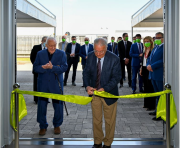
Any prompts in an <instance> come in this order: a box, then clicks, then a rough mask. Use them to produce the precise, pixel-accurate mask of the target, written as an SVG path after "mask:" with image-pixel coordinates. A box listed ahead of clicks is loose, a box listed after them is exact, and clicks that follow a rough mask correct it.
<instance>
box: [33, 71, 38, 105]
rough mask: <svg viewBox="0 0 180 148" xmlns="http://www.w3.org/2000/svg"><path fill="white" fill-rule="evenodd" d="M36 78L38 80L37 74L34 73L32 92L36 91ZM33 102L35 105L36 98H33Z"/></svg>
mask: <svg viewBox="0 0 180 148" xmlns="http://www.w3.org/2000/svg"><path fill="white" fill-rule="evenodd" d="M37 78H38V74H37V73H34V78H33V90H34V91H37ZM34 101H35V102H36V103H37V102H38V97H36V96H34Z"/></svg>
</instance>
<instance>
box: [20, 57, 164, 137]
mask: <svg viewBox="0 0 180 148" xmlns="http://www.w3.org/2000/svg"><path fill="white" fill-rule="evenodd" d="M31 70H32V64H31V63H30V61H29V60H28V59H24V60H23V59H21V58H20V59H18V72H17V82H18V83H19V84H20V86H21V87H20V88H21V89H22V90H31V91H32V90H33V74H32V71H31ZM71 78H72V72H70V74H69V79H68V83H67V86H66V87H64V94H65V95H66V94H74V95H81V96H87V93H86V91H85V89H84V88H83V87H81V86H82V69H81V65H80V64H79V66H78V72H77V80H76V84H77V86H72V85H71ZM137 91H138V90H137ZM119 94H120V95H127V94H131V88H129V87H128V83H127V81H125V82H124V87H122V88H119ZM24 97H25V100H26V105H27V110H28V115H27V116H26V117H25V118H23V119H22V121H21V122H20V137H21V138H39V137H41V138H93V132H92V110H91V105H90V103H89V104H88V105H84V106H83V105H76V104H72V103H67V102H66V105H67V109H68V112H69V116H67V115H66V112H65V111H64V122H63V124H62V126H61V134H60V135H54V134H53V128H54V127H53V125H52V119H53V115H54V111H53V107H52V103H49V105H48V110H47V121H48V124H49V127H48V129H47V133H46V135H45V136H39V135H38V132H39V124H38V123H37V121H36V117H37V105H36V104H35V103H34V101H33V96H28V95H24ZM148 113H149V112H148V111H146V109H144V108H143V99H119V100H118V107H117V118H116V129H115V137H116V138H162V137H163V121H153V120H151V119H152V117H153V116H150V115H148ZM103 129H105V124H104V123H103Z"/></svg>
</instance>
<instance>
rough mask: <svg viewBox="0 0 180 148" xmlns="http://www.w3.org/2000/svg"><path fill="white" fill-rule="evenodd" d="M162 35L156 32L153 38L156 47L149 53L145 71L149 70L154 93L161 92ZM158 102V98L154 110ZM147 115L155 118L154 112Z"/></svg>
mask: <svg viewBox="0 0 180 148" xmlns="http://www.w3.org/2000/svg"><path fill="white" fill-rule="evenodd" d="M163 36H164V34H163V33H161V32H157V33H156V36H155V44H156V46H155V47H154V49H153V50H152V52H151V55H150V56H149V58H148V59H147V69H148V70H149V79H150V80H151V82H152V85H153V88H154V91H155V92H159V91H163V46H164V38H163ZM158 101H159V97H157V99H156V108H157V104H158ZM149 115H152V116H156V110H155V111H154V112H151V113H149ZM152 120H154V121H159V120H162V119H161V117H159V118H156V117H154V118H152Z"/></svg>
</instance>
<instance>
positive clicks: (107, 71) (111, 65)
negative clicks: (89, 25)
mask: <svg viewBox="0 0 180 148" xmlns="http://www.w3.org/2000/svg"><path fill="white" fill-rule="evenodd" d="M83 79H84V85H85V88H86V90H87V93H88V94H89V95H93V93H94V90H97V91H106V92H108V93H111V94H113V95H116V96H117V95H118V94H119V93H118V86H117V84H118V82H119V81H120V79H121V66H120V60H119V58H118V57H117V56H116V55H115V54H113V53H112V52H110V51H107V41H106V40H105V39H103V38H97V39H95V40H94V52H92V53H89V55H88V58H87V62H86V67H85V70H84V73H83ZM91 105H92V114H93V133H94V145H93V148H102V141H103V142H104V146H103V148H111V144H112V142H113V138H114V131H115V123H116V110H117V99H116V98H103V97H98V96H93V99H92V102H91ZM102 110H103V112H104V119H105V127H106V130H105V132H106V133H105V136H104V134H103V130H102V123H103V122H102V114H103V112H102Z"/></svg>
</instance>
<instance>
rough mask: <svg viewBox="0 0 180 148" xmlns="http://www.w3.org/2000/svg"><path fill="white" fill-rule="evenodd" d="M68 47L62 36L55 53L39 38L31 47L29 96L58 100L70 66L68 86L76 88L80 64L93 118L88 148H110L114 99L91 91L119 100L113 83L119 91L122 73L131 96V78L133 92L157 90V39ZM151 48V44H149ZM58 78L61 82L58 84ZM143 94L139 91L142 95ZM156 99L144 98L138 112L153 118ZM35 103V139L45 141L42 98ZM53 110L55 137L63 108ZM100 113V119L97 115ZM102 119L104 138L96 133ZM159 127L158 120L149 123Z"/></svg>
mask: <svg viewBox="0 0 180 148" xmlns="http://www.w3.org/2000/svg"><path fill="white" fill-rule="evenodd" d="M71 40H72V42H71V43H67V41H66V36H62V42H60V43H59V44H58V47H59V49H56V44H57V43H56V40H55V38H52V37H43V38H42V43H41V44H40V45H36V46H34V47H33V49H32V51H31V56H30V59H31V62H32V63H33V73H34V90H35V91H39V92H49V93H57V94H63V86H66V85H67V79H68V75H69V71H70V68H71V66H72V65H73V74H72V85H73V86H76V83H75V80H76V70H77V65H78V62H79V57H81V58H82V60H81V64H82V69H83V87H85V90H86V91H87V93H88V95H89V96H92V97H93V99H92V102H91V107H92V116H93V135H94V145H93V148H102V142H104V145H103V148H110V147H111V144H112V142H113V138H114V131H115V123H116V110H117V99H113V98H103V97H99V96H96V95H93V94H94V91H95V90H97V91H106V92H108V93H111V94H113V95H119V91H118V83H120V88H121V87H123V79H125V67H126V68H127V73H128V85H129V87H131V88H132V93H133V94H135V93H136V78H137V75H138V78H139V91H140V92H141V93H143V92H144V93H152V92H159V91H162V90H163V33H161V32H158V33H156V35H155V41H153V39H152V38H151V37H150V36H147V37H145V38H144V39H143V42H142V43H141V40H142V38H141V35H140V34H137V35H136V36H135V38H134V40H133V43H132V42H130V41H128V34H127V33H124V34H123V35H122V37H118V39H117V43H116V42H115V37H111V42H110V43H107V37H103V38H97V39H95V40H94V43H93V44H90V43H89V38H88V37H85V39H84V42H85V44H84V45H82V46H80V44H79V43H77V42H76V36H72V38H71ZM154 42H155V44H154ZM63 73H65V75H64V79H63ZM143 88H144V89H143ZM158 99H159V98H158V97H157V98H153V97H152V98H144V108H147V110H154V111H153V112H150V113H149V114H150V115H154V116H155V115H156V107H157V103H158ZM34 101H35V102H36V103H38V111H37V121H38V122H39V124H40V131H39V135H45V134H46V130H47V127H48V123H47V120H46V112H47V104H48V103H49V101H48V98H38V99H37V98H34ZM52 103H53V107H54V111H55V113H54V118H53V125H54V133H55V134H60V132H61V131H60V125H61V124H62V122H63V102H62V101H58V100H53V101H52ZM103 112H104V113H103ZM103 114H104V119H105V127H106V128H105V133H106V134H105V135H104V134H103V130H102V116H103ZM153 120H155V121H159V120H161V118H156V117H154V118H153Z"/></svg>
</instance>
